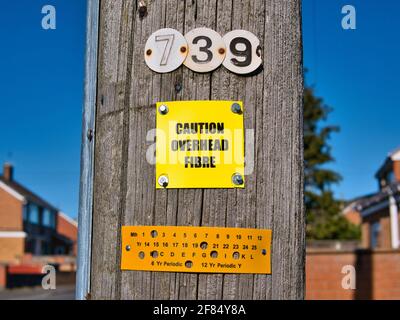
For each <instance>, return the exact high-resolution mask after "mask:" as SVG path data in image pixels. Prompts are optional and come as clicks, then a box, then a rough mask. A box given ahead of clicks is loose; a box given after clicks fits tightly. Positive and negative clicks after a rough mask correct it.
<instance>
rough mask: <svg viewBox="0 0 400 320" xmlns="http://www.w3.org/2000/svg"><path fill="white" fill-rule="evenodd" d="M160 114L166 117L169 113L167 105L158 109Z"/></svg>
mask: <svg viewBox="0 0 400 320" xmlns="http://www.w3.org/2000/svg"><path fill="white" fill-rule="evenodd" d="M158 112H160V113H161V114H162V115H165V114H167V113H168V107H167V106H166V105H165V104H162V105H161V106H160V107H159V108H158Z"/></svg>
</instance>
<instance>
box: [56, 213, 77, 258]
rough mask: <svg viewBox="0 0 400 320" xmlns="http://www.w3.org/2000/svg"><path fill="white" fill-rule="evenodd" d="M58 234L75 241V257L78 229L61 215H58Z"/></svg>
mask: <svg viewBox="0 0 400 320" xmlns="http://www.w3.org/2000/svg"><path fill="white" fill-rule="evenodd" d="M57 232H58V233H59V234H61V235H63V236H65V237H67V238H68V239H71V240H72V241H74V255H76V253H77V240H78V227H77V226H76V224H73V223H71V222H69V221H68V220H67V219H65V218H64V217H63V216H62V215H61V214H58V215H57Z"/></svg>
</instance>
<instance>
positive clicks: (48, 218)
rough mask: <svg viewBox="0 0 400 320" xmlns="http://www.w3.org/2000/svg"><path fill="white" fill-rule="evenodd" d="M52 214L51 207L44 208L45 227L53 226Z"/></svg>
mask: <svg viewBox="0 0 400 320" xmlns="http://www.w3.org/2000/svg"><path fill="white" fill-rule="evenodd" d="M51 214H52V213H51V211H50V210H49V209H43V225H44V226H45V227H51Z"/></svg>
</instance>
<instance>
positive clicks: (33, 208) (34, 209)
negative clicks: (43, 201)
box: [29, 203, 39, 224]
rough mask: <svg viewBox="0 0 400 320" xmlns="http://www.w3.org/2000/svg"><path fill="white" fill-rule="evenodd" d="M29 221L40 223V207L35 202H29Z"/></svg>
mask: <svg viewBox="0 0 400 320" xmlns="http://www.w3.org/2000/svg"><path fill="white" fill-rule="evenodd" d="M29 222H30V223H32V224H39V207H38V206H37V205H35V204H33V203H31V204H29Z"/></svg>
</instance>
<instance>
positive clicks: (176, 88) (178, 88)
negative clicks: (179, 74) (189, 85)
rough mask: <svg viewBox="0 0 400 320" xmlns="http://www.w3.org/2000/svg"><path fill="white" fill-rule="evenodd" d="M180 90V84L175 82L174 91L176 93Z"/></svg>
mask: <svg viewBox="0 0 400 320" xmlns="http://www.w3.org/2000/svg"><path fill="white" fill-rule="evenodd" d="M181 90H182V84H180V83H176V84H175V91H176V92H177V93H179V92H181Z"/></svg>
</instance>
